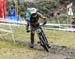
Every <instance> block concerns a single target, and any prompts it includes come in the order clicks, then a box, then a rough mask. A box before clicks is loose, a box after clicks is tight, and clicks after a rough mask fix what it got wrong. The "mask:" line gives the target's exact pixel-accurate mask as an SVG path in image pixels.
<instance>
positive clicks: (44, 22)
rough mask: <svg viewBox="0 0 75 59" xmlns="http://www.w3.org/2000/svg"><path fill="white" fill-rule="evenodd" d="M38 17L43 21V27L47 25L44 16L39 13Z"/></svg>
mask: <svg viewBox="0 0 75 59" xmlns="http://www.w3.org/2000/svg"><path fill="white" fill-rule="evenodd" d="M38 15H39V17H40V18H41V19H43V22H42V23H43V24H42V25H45V24H46V23H47V18H46V17H45V16H43V15H42V14H41V13H38Z"/></svg>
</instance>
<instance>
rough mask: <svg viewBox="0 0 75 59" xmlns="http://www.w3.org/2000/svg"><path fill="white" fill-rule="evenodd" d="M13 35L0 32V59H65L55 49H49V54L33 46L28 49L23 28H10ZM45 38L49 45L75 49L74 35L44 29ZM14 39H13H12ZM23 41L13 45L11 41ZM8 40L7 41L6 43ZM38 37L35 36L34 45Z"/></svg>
mask: <svg viewBox="0 0 75 59" xmlns="http://www.w3.org/2000/svg"><path fill="white" fill-rule="evenodd" d="M1 27H2V28H3V27H4V28H9V27H8V26H0V28H1ZM12 30H14V31H15V32H14V33H13V34H14V36H13V35H12V34H11V33H4V32H0V58H1V59H50V58H51V59H65V58H66V57H68V56H66V55H62V54H59V53H58V51H55V49H50V53H47V52H45V51H44V50H43V49H42V47H39V46H37V45H35V48H34V49H30V48H29V42H30V33H27V32H26V31H25V27H24V26H20V27H12ZM44 32H45V34H46V37H47V39H48V41H49V44H51V45H58V46H67V47H68V48H73V49H75V39H74V38H75V33H72V32H64V31H55V30H47V29H45V28H44ZM13 37H14V38H13ZM13 39H14V40H17V41H23V42H24V43H25V45H23V43H22V42H21V43H17V42H16V43H15V44H14V43H13V42H14V41H12V42H11V40H13ZM7 40H9V41H7ZM37 41H38V37H37V35H35V43H37Z"/></svg>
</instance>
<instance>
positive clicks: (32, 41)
mask: <svg viewBox="0 0 75 59" xmlns="http://www.w3.org/2000/svg"><path fill="white" fill-rule="evenodd" d="M32 30H33V28H32ZM34 35H35V31H31V34H30V36H31V43H30V48H33V47H34Z"/></svg>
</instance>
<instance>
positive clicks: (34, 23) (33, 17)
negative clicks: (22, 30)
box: [25, 8, 47, 48]
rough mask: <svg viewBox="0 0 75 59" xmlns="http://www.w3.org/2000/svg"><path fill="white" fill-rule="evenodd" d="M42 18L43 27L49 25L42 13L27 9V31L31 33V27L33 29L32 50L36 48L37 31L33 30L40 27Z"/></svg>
mask: <svg viewBox="0 0 75 59" xmlns="http://www.w3.org/2000/svg"><path fill="white" fill-rule="evenodd" d="M40 18H41V19H43V23H42V25H45V24H46V23H47V19H46V17H45V16H43V15H42V14H41V13H39V12H38V10H37V9H36V8H27V11H26V16H25V19H26V21H27V26H26V31H27V32H29V25H30V27H31V42H30V48H33V47H34V35H35V31H33V30H34V29H35V28H37V27H38V26H39V19H40Z"/></svg>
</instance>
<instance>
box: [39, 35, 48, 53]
mask: <svg viewBox="0 0 75 59" xmlns="http://www.w3.org/2000/svg"><path fill="white" fill-rule="evenodd" d="M39 39H40V45H41V46H42V47H43V48H44V49H45V50H46V51H47V52H49V50H48V46H47V44H46V42H45V41H44V38H43V37H42V35H40V34H39Z"/></svg>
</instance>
